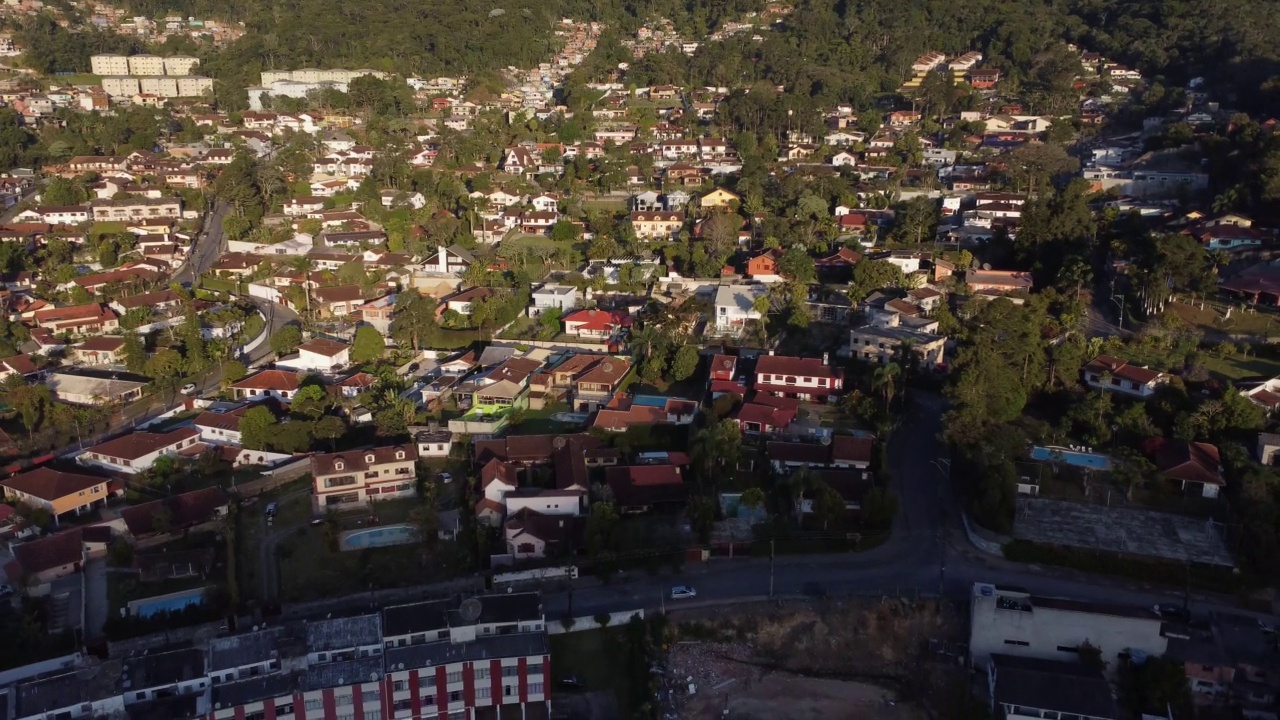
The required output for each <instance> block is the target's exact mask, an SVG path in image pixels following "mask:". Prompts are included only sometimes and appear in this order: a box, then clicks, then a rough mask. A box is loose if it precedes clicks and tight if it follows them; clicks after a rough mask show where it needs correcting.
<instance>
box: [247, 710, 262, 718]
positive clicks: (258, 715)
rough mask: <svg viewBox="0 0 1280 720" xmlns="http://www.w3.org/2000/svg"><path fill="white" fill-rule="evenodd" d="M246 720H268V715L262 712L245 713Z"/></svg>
mask: <svg viewBox="0 0 1280 720" xmlns="http://www.w3.org/2000/svg"><path fill="white" fill-rule="evenodd" d="M244 720H267V714H266V713H265V712H263V711H261V710H259V711H257V712H251V713H245V716H244Z"/></svg>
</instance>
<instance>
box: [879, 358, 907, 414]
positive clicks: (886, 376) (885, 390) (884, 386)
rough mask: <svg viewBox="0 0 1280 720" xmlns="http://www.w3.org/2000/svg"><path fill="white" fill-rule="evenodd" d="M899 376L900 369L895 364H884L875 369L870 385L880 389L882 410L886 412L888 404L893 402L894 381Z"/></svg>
mask: <svg viewBox="0 0 1280 720" xmlns="http://www.w3.org/2000/svg"><path fill="white" fill-rule="evenodd" d="M901 376H902V367H901V366H900V365H898V364H897V363H892V362H891V363H886V364H884V365H881V366H880V367H878V368H876V372H875V379H874V380H873V381H872V385H873V387H877V388H880V392H881V393H882V394H883V395H884V409H885V411H886V412H887V411H888V410H889V403H891V402H893V392H894V381H895V380H897V379H898V378H899V377H901Z"/></svg>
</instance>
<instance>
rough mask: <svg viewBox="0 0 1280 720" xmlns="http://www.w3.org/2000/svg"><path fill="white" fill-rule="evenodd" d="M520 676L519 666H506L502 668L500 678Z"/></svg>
mask: <svg viewBox="0 0 1280 720" xmlns="http://www.w3.org/2000/svg"><path fill="white" fill-rule="evenodd" d="M519 675H520V666H519V665H507V666H505V667H503V668H502V677H518V676H519Z"/></svg>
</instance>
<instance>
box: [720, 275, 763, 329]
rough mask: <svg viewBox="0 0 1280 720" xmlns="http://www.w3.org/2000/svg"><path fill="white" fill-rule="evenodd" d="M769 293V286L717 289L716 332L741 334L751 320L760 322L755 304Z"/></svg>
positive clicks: (734, 286) (722, 287) (726, 286)
mask: <svg viewBox="0 0 1280 720" xmlns="http://www.w3.org/2000/svg"><path fill="white" fill-rule="evenodd" d="M768 291H769V287H768V286H767V285H721V286H719V287H717V288H716V297H715V314H716V332H717V333H720V334H727V333H737V332H741V330H742V328H743V327H744V326H745V325H746V324H747V321H749V320H759V319H760V318H761V315H760V313H758V312H756V310H755V307H754V306H755V302H756V300H757V299H758V298H761V297H763V296H764V295H765V294H766V293H767V292H768Z"/></svg>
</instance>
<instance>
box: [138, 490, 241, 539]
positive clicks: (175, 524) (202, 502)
mask: <svg viewBox="0 0 1280 720" xmlns="http://www.w3.org/2000/svg"><path fill="white" fill-rule="evenodd" d="M230 502H231V501H230V498H228V497H227V493H226V492H225V491H224V490H223V489H222V488H218V487H208V488H201V489H199V490H192V491H190V492H185V493H181V494H178V495H173V496H171V497H167V498H164V499H162V500H152V501H151V502H146V503H142V504H141V505H131V506H129V507H126V508H123V509H122V510H120V519H121V520H124V524H125V528H126V529H127V530H128V531H129V535H131V536H132V537H133V538H134V539H137V538H142V537H147V536H149V535H154V534H157V533H159V534H167V533H171V532H177V531H179V530H185V529H187V528H193V527H196V526H197V525H203V524H204V523H207V522H212V521H214V520H217V519H218V518H221V517H224V516H226V514H227V507H228V506H229V504H230ZM161 517H163V518H165V521H164V522H162V523H160V522H157V518H161Z"/></svg>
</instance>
